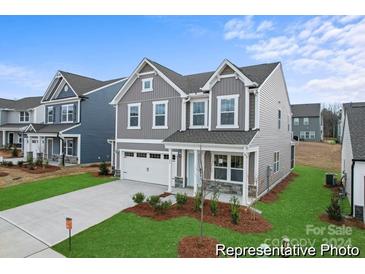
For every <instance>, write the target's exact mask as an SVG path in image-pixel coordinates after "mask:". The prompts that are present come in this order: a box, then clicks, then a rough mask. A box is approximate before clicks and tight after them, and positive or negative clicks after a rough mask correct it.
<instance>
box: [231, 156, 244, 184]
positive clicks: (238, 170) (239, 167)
mask: <svg viewBox="0 0 365 274" xmlns="http://www.w3.org/2000/svg"><path fill="white" fill-rule="evenodd" d="M231 181H235V182H243V156H233V155H232V156H231Z"/></svg>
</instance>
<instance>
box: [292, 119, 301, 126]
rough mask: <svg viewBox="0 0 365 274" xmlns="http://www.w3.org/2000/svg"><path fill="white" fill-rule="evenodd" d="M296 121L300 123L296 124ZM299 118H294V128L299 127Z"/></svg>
mask: <svg viewBox="0 0 365 274" xmlns="http://www.w3.org/2000/svg"><path fill="white" fill-rule="evenodd" d="M295 121H298V123H296V122H295ZM299 122H300V121H299V118H294V119H293V124H294V126H299Z"/></svg>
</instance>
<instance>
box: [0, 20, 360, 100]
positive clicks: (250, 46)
mask: <svg viewBox="0 0 365 274" xmlns="http://www.w3.org/2000/svg"><path fill="white" fill-rule="evenodd" d="M0 34H1V39H0V97H2V98H9V99H18V98H22V97H26V96H42V95H43V93H44V92H45V90H46V89H47V87H48V85H49V84H50V81H51V80H52V78H53V76H54V75H55V73H56V72H57V70H65V71H69V72H73V73H77V74H81V75H85V76H89V77H92V78H96V79H100V80H108V79H113V78H117V77H124V76H129V75H130V74H131V72H132V71H133V69H134V68H135V67H136V66H137V65H138V63H139V62H140V61H141V60H142V59H143V58H144V57H148V58H150V59H152V60H154V61H156V62H158V63H160V64H162V65H165V66H167V67H169V68H171V69H173V70H175V71H176V72H179V73H181V74H193V73H198V72H204V71H212V70H215V69H216V68H217V67H218V66H219V64H220V63H221V62H222V61H223V59H225V58H227V59H229V60H230V61H231V62H233V63H234V64H236V65H237V66H246V65H254V64H260V63H268V62H276V61H280V62H281V63H282V65H283V68H284V74H285V79H286V83H287V87H288V92H289V97H290V102H291V103H312V102H321V103H341V102H349V101H353V102H355V101H365V17H364V16H0Z"/></svg>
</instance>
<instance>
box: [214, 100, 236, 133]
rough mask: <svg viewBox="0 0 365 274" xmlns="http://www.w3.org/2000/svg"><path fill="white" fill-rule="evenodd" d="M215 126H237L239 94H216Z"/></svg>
mask: <svg viewBox="0 0 365 274" xmlns="http://www.w3.org/2000/svg"><path fill="white" fill-rule="evenodd" d="M217 98H218V112H217V115H218V117H217V121H218V125H217V128H238V98H239V95H238V94H236V95H228V96H217Z"/></svg>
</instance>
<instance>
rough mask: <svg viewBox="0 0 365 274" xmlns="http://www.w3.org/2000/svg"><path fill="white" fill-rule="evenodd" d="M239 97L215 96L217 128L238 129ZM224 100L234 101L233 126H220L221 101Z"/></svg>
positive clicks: (237, 95)
mask: <svg viewBox="0 0 365 274" xmlns="http://www.w3.org/2000/svg"><path fill="white" fill-rule="evenodd" d="M239 97H240V95H239V94H233V95H222V96H217V128H239V125H238V100H239ZM224 99H228V100H229V99H234V123H233V125H221V101H222V100H224Z"/></svg>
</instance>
